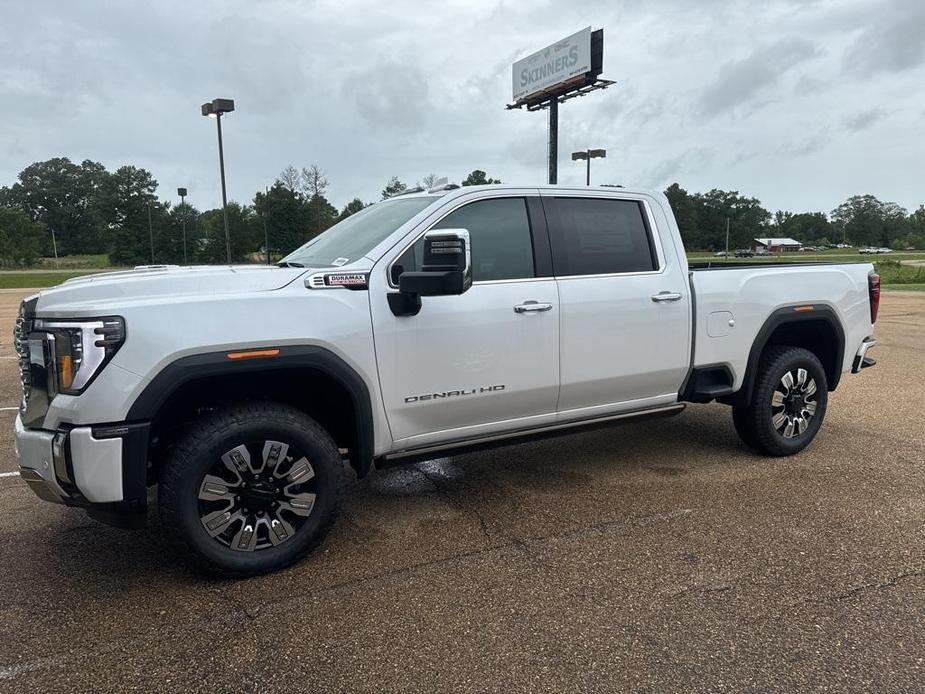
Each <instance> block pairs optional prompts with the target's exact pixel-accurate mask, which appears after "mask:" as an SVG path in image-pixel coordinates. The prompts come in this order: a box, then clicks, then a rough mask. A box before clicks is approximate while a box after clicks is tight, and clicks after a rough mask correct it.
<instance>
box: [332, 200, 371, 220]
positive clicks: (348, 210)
mask: <svg viewBox="0 0 925 694" xmlns="http://www.w3.org/2000/svg"><path fill="white" fill-rule="evenodd" d="M364 207H366V205H364V204H363V201H362V200H360V199H359V198H354V199H353V200H351V201H350V202H348V203H347V204H346V205H344V209H342V210H341V211H340V214H339V215H337V221H338V222H339V221H341V220H342V219H347V217H349V216H350V215H352V214H356V213H357V212H359V211H360V210H362V209H363V208H364Z"/></svg>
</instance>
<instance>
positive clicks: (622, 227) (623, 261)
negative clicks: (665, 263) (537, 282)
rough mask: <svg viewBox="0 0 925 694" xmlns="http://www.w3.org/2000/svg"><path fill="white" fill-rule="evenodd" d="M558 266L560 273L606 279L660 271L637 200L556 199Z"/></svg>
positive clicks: (555, 261)
mask: <svg viewBox="0 0 925 694" xmlns="http://www.w3.org/2000/svg"><path fill="white" fill-rule="evenodd" d="M551 207H553V208H554V217H555V219H556V221H557V222H558V223H557V224H554V225H553V226H554V233H553V234H552V242H553V265H554V266H555V271H556V274H557V275H559V276H565V275H603V274H610V273H614V272H645V271H648V270H654V269H655V268H656V259H655V251H654V248H653V246H652V244H651V242H650V236H649V232H648V230H647V229H646V225H645V222H644V221H643V216H642V205H641V204H640V203H638V202H635V201H631V200H601V199H592V198H555V200H554V204H553V205H552V206H551Z"/></svg>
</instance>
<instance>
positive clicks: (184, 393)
mask: <svg viewBox="0 0 925 694" xmlns="http://www.w3.org/2000/svg"><path fill="white" fill-rule="evenodd" d="M255 349H256V348H255ZM260 349H262V350H264V351H267V350H266V348H260ZM235 351H236V352H241V351H247V350H241V349H237V350H235ZM270 353H273V354H270ZM228 354H229V352H228V351H221V352H208V353H203V354H194V355H190V356H186V357H181V358H179V359H177V360H176V361H173V362H171V363H169V364H168V365H167V366H165V367H164V368H163V369H162V370H161V371H160V372H159V373H158V374H157V375H156V376H155V377H154V378H153V379H152V380H151V382H150V383H148V385H147V386H145V388H144V390H143V391H142V392H141V394H140V395H139V396H138V397H137V398H136V399H135V402H134V403H133V404H132V406H131V408H130V409H129V412H128V415H127V418H126V419H127V420H128V421H149V422H151V435H152V439H156V438H157V437H158V436H159V435H160V434H163V433H164V432H165V431H167V430H168V428H169V427H171V426H172V425H175V424H179V423H180V420H181V418H182V417H183V416H189V415H190V414H191V409H193V408H195V407H198V406H202V405H205V404H208V403H209V402H210V401H213V400H214V401H216V402H221V401H222V398H223V397H224V398H234V397H237V398H239V399H240V398H246V397H250V398H254V399H258V398H262V399H271V400H279V401H282V402H287V403H288V404H292V405H294V406H295V407H297V408H298V409H300V410H302V411H304V412H306V414H308V415H309V416H312V417H313V418H315V419H316V420H318V422H319V424H321V425H322V426H323V427H325V428H326V429H328V430H329V433H331V435H332V436H333V437H334V438H335V440H336V441H337V442H338V445H340V446H341V447H343V448H349V449H351V451H350V453H351V455H350V462H351V465H352V466H353V468H354V469H355V470H356V473H357V476H358V477H363V476H364V475H366V474H367V473H368V472H369V469H370V467H371V465H372V460H373V446H374V443H373V442H374V424H373V410H372V401H371V398H370V394H369V388H368V387H367V385H366V382H365V381H364V380H363V378H362V377H361V376H360V375H359V374H358V373H357V372H356V370H355V369H353V368H352V367H351V366H350V365H349V364H347V362H345V361H344V360H343V359H341V358H340V357H339V356H337V355H336V354H334V353H333V352H331V351H330V350H328V349H326V348H324V347H320V346H315V345H289V346H285V347H280V348H278V351H277V349H276V348H274V349H272V350H268V356H266V357H260V358H244V359H230V358H229V357H228ZM319 394H320V395H321V397H318V395H319ZM345 444H346V445H345Z"/></svg>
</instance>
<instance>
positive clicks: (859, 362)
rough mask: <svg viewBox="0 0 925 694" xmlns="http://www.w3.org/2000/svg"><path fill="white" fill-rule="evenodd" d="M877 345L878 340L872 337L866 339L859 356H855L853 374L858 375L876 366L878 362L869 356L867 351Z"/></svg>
mask: <svg viewBox="0 0 925 694" xmlns="http://www.w3.org/2000/svg"><path fill="white" fill-rule="evenodd" d="M876 345H877V340H875V339H874V338H872V337H865V338H864V341H863V342H862V343H861V346H860V347H858V351H857V354H855V355H854V363H853V364H852V366H851V373H853V374H856V373H858V372H859V371H860V370H861V369H866V368H868V367H870V366H874V365H875V364H876V363H877V361H876V360H875V359H871V358H870V357H868V356H867V350H869V349H870V348H871V347H875V346H876Z"/></svg>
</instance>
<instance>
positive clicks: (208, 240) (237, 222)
mask: <svg viewBox="0 0 925 694" xmlns="http://www.w3.org/2000/svg"><path fill="white" fill-rule="evenodd" d="M199 228H200V229H201V232H200V235H199V242H198V243H197V246H198V248H197V256H198V259H199V260H201V261H203V262H207V263H213V264H222V263H224V262H226V259H227V254H226V251H225V223H224V217H223V215H222V210H221V208H217V209H214V210H206V211H205V212H203V213H202V214H201V215H200V217H199ZM228 232H229V233H228V235H229V237H230V238H231V260H232V262H235V263H242V262H249V261H253V260H254V255H255V254H256V253H257V252H258V251H259V250H260V248H261V247H262V246H263V224H262V222H261V220H260V218H259V217H258V216H257V215H256V214H255V213H254V208H252V207H248V206H247V205H241V204H240V203H237V202H229V203H228Z"/></svg>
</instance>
